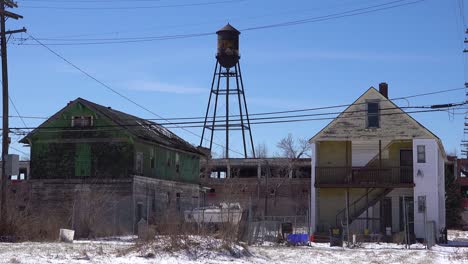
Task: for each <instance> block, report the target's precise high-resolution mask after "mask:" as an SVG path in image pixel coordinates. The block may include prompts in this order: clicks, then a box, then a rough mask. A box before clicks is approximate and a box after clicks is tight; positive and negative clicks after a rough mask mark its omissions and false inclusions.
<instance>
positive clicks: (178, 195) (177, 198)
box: [176, 193, 181, 212]
mask: <svg viewBox="0 0 468 264" xmlns="http://www.w3.org/2000/svg"><path fill="white" fill-rule="evenodd" d="M176 208H177V211H178V212H180V209H181V208H180V193H176Z"/></svg>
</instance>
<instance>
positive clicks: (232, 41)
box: [216, 24, 240, 68]
mask: <svg viewBox="0 0 468 264" xmlns="http://www.w3.org/2000/svg"><path fill="white" fill-rule="evenodd" d="M216 34H218V51H217V53H216V59H218V62H219V64H221V66H223V67H225V68H231V67H234V66H235V65H236V64H237V62H238V61H239V58H240V55H239V35H240V31H239V30H237V29H235V28H234V27H233V26H231V25H230V24H227V25H226V26H224V27H223V28H221V29H220V30H218V31H217V32H216Z"/></svg>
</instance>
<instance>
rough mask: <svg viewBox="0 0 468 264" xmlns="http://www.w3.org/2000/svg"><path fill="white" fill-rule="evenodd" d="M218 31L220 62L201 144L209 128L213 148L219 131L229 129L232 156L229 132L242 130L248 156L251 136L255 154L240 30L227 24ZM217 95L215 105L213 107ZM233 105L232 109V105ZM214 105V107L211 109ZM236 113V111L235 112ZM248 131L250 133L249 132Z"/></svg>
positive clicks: (227, 134)
mask: <svg viewBox="0 0 468 264" xmlns="http://www.w3.org/2000/svg"><path fill="white" fill-rule="evenodd" d="M216 34H217V35H218V48H217V53H216V66H215V70H214V74H213V80H212V82H211V91H210V96H209V99H208V106H207V108H206V115H205V122H204V125H203V133H202V139H201V141H200V146H203V143H204V141H205V140H204V137H205V132H206V131H207V130H209V131H210V132H211V134H210V138H209V149H210V150H211V148H212V146H213V137H214V134H215V131H218V130H221V131H225V137H226V144H225V155H224V156H225V158H229V152H230V147H229V134H230V131H231V130H232V131H234V130H236V131H241V132H242V141H243V147H244V149H243V150H244V157H245V158H247V156H248V155H247V140H246V137H247V136H248V137H249V140H250V148H251V150H252V152H251V154H252V156H253V157H254V158H255V150H254V144H253V137H252V131H251V129H250V128H251V127H250V119H249V112H248V110H247V102H246V100H245V92H244V82H243V81H242V73H241V68H240V64H239V59H240V54H239V35H240V32H239V30H237V29H235V28H234V27H233V26H231V25H230V24H227V25H226V26H224V27H223V28H221V29H220V30H218V31H217V32H216ZM213 97H214V105H213V106H212V107H211V104H212V99H213ZM221 102H224V103H225V109H224V110H221V111H223V112H224V115H218V113H219V112H220V107H218V106H219V104H220V103H221ZM230 107H232V109H231V108H230ZM211 108H212V109H211ZM234 113H235V114H234ZM247 132H248V135H246V134H247Z"/></svg>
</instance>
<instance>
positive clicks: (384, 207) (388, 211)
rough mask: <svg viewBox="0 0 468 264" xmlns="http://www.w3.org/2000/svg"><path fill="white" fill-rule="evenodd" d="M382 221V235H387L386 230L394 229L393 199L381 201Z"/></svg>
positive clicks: (386, 198)
mask: <svg viewBox="0 0 468 264" xmlns="http://www.w3.org/2000/svg"><path fill="white" fill-rule="evenodd" d="M380 219H381V221H382V233H384V234H385V232H386V228H387V227H390V228H392V199H391V198H389V197H385V198H384V199H383V200H382V201H381V207H380Z"/></svg>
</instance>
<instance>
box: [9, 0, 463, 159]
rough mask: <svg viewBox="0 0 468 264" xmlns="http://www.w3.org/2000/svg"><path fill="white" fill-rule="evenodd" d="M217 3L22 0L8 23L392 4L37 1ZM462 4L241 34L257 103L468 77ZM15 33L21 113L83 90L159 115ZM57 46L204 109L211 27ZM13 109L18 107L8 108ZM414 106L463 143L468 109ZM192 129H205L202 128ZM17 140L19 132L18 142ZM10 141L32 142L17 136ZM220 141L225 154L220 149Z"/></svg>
mask: <svg viewBox="0 0 468 264" xmlns="http://www.w3.org/2000/svg"><path fill="white" fill-rule="evenodd" d="M68 1H72V0H68ZM213 1H215V0H192V1H188V0H160V1H148V0H147V1H135V2H132V1H130V2H132V3H131V4H128V3H126V2H125V1H103V2H100V3H95V2H86V1H78V2H73V3H72V2H69V3H67V1H53V0H30V1H26V0H24V1H18V4H19V5H20V8H18V9H15V10H14V11H15V12H17V13H20V14H22V15H23V16H24V19H23V20H20V21H8V28H9V29H16V28H17V27H22V26H25V27H27V29H28V32H30V33H31V35H33V36H34V37H36V38H68V37H71V36H72V37H75V38H79V39H80V38H116V37H140V36H161V35H176V34H192V33H203V32H214V31H216V30H217V29H218V28H220V27H222V26H224V24H226V23H227V22H230V23H231V24H233V25H234V26H235V27H237V28H238V29H243V28H248V27H252V26H261V25H267V24H273V23H278V22H285V21H290V20H298V19H303V18H309V17H316V16H323V15H329V14H333V13H338V12H342V11H347V10H351V9H356V8H361V7H366V6H370V5H375V4H381V3H388V2H391V1H389V0H375V1H369V0H368V1H364V0H363V1H360V0H354V1H352V0H329V1H307V0H291V1H272V0H270V1H268V0H245V1H233V2H230V3H223V4H213V5H200V6H187V7H180V6H179V7H165V8H145V9H130V10H101V9H94V10H61V9H50V8H49V9H39V8H31V7H32V6H47V7H95V8H96V7H97V8H99V7H127V6H134V7H148V6H161V5H177V4H186V3H207V2H213ZM403 2H405V1H403ZM406 2H411V1H406ZM457 3H458V1H457V0H426V1H422V2H419V3H416V4H413V5H408V6H403V7H399V8H395V9H389V10H383V11H379V12H374V13H369V14H363V15H360V16H353V17H344V18H339V19H334V20H328V21H321V22H316V23H307V24H301V25H295V26H290V27H281V28H271V29H263V30H255V31H245V32H243V33H242V34H241V40H240V45H241V54H242V58H241V63H242V71H243V78H244V83H245V89H246V95H247V103H248V105H249V111H250V113H259V112H268V111H282V110H290V109H299V108H312V107H320V106H328V105H337V104H347V103H351V102H353V101H354V100H355V99H356V98H357V97H358V96H359V95H361V94H362V93H363V92H364V91H365V90H366V89H368V88H369V87H370V86H374V87H377V86H378V83H379V82H383V81H385V82H387V83H388V84H389V95H390V97H393V98H395V97H401V96H406V95H413V94H419V93H425V92H431V91H436V90H444V89H453V88H461V87H463V84H464V82H465V77H466V74H465V69H464V64H465V63H464V62H465V59H464V57H463V53H462V50H463V48H464V46H463V38H464V34H463V31H464V29H463V25H462V22H461V16H460V10H459V9H457V7H458V5H457ZM28 6H29V7H28ZM15 37H16V38H19V37H27V35H25V34H23V35H22V36H21V35H16V36H15ZM43 42H44V43H52V42H53V41H50V40H43ZM62 42H63V41H62ZM17 43H18V41H11V44H10V45H9V58H8V59H9V78H10V97H11V99H12V100H13V101H14V103H15V104H16V106H17V108H18V110H19V112H20V113H21V114H22V115H24V116H44V117H46V116H50V115H52V114H54V113H55V112H56V111H58V110H59V109H61V108H62V107H63V106H65V105H66V103H67V102H68V101H70V100H74V99H75V98H77V97H83V98H85V99H88V100H91V101H93V102H96V103H99V104H103V105H108V106H112V108H114V109H118V110H121V111H124V112H127V113H131V114H134V115H137V116H141V117H144V118H155V116H153V115H151V114H149V113H147V112H145V111H144V110H142V109H140V108H138V107H137V106H135V105H133V104H131V103H130V102H128V101H126V100H124V99H122V98H120V97H118V96H116V95H115V94H113V93H111V92H109V91H108V90H106V89H105V88H103V87H102V86H100V85H99V84H97V83H96V82H94V81H92V80H90V79H89V78H87V77H86V76H84V75H83V74H81V73H80V72H78V71H76V70H75V69H73V68H72V67H70V66H69V65H67V64H65V63H64V62H63V61H61V60H59V59H58V58H57V57H55V56H54V55H53V54H51V53H50V52H49V51H47V50H46V49H45V48H44V47H41V46H34V45H17ZM25 43H31V44H33V43H34V42H32V41H27V42H25ZM51 48H53V49H54V50H56V51H57V52H59V53H60V54H62V55H63V56H64V57H66V58H67V59H69V60H70V61H72V62H73V63H75V64H77V65H78V66H80V67H82V68H83V69H85V70H86V71H88V72H89V73H91V74H93V75H94V76H96V77H97V78H98V79H100V80H102V81H103V82H105V83H107V84H109V85H110V86H112V87H113V88H115V89H116V90H118V91H119V92H121V93H123V94H125V95H126V96H128V97H130V98H132V99H133V100H135V101H137V102H138V103H140V104H143V105H145V106H146V107H147V108H149V109H151V110H152V111H154V112H156V113H158V114H160V115H161V116H164V117H179V116H202V115H204V111H205V109H206V104H207V101H208V95H209V87H210V84H211V78H212V74H213V68H214V63H215V57H214V55H215V49H216V36H215V35H210V36H203V37H197V38H187V39H173V40H164V41H152V42H143V43H126V44H106V45H77V46H51ZM463 100H464V91H463V90H459V91H456V92H451V93H444V94H439V95H436V96H427V97H419V98H411V99H409V103H410V104H411V105H429V104H439V103H448V102H459V101H463ZM397 103H398V104H399V105H401V106H406V105H407V104H408V102H405V101H398V102H397ZM11 115H16V113H15V112H14V110H13V108H11ZM413 116H414V117H415V118H416V119H417V120H418V121H419V122H421V123H422V124H423V125H425V126H426V127H427V128H429V129H430V130H432V131H433V132H434V133H435V134H437V135H438V136H439V137H440V138H441V139H442V141H443V143H444V145H445V148H446V150H447V152H449V153H452V152H455V151H456V150H459V149H460V147H459V144H460V140H461V139H462V134H463V119H464V117H463V115H455V116H449V115H448V113H446V112H441V113H426V114H414V115H413ZM25 121H26V123H27V125H28V126H37V125H39V124H40V123H41V120H35V119H25ZM10 123H11V127H21V126H23V124H22V122H21V120H19V119H17V118H12V119H11V120H10ZM327 123H328V121H312V122H302V123H288V124H272V125H255V126H253V135H254V141H255V142H256V143H265V144H266V145H267V146H268V148H269V152H270V154H273V153H275V152H277V150H276V147H275V145H276V143H277V142H278V141H279V140H280V139H281V138H282V137H284V136H286V135H287V134H288V133H292V134H293V135H294V136H295V137H297V138H310V137H311V136H313V135H314V134H315V133H316V132H318V131H319V130H320V129H321V128H322V127H323V126H325V125H326V124H327ZM173 131H174V132H175V133H177V134H178V135H180V136H181V137H183V138H184V139H186V140H187V141H189V142H191V143H193V144H195V145H198V143H199V138H198V137H196V136H194V135H192V134H191V133H188V132H186V131H184V130H181V129H173ZM191 131H192V132H194V133H196V134H199V135H200V134H201V129H200V128H195V129H191ZM18 138H19V137H18V136H14V135H13V136H12V139H13V141H17V140H18ZM216 138H217V139H216V141H217V142H218V143H220V144H222V143H223V138H224V136H223V135H222V134H219V135H217V136H216ZM233 138H234V142H233V145H232V146H231V148H232V149H234V150H241V149H242V147H241V145H240V142H239V141H238V137H236V136H235V135H233ZM12 146H13V147H15V148H19V149H20V150H23V151H26V152H29V149H28V148H22V147H21V145H20V144H18V143H16V142H15V143H13V145H12ZM214 150H215V151H216V152H220V148H219V147H217V148H215V149H214ZM11 152H12V153H17V151H15V150H11Z"/></svg>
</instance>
